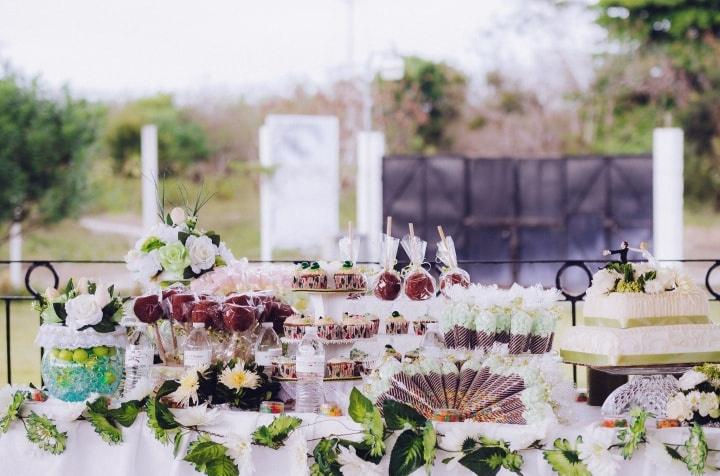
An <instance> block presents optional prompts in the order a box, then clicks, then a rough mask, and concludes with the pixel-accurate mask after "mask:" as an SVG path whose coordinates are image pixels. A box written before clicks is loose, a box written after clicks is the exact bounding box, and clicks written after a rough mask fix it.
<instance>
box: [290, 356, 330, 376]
mask: <svg viewBox="0 0 720 476" xmlns="http://www.w3.org/2000/svg"><path fill="white" fill-rule="evenodd" d="M295 372H297V373H298V374H300V373H304V374H315V375H325V360H324V359H297V360H296V361H295Z"/></svg>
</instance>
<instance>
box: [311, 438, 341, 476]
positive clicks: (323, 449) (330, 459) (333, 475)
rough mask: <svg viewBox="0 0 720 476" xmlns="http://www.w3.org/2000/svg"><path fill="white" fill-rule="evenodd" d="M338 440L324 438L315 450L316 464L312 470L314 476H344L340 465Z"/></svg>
mask: <svg viewBox="0 0 720 476" xmlns="http://www.w3.org/2000/svg"><path fill="white" fill-rule="evenodd" d="M337 446H338V439H337V438H330V439H328V438H322V439H321V440H320V441H319V442H318V444H317V445H315V449H314V450H313V459H314V460H315V464H314V465H313V468H312V469H311V471H312V473H313V474H314V475H318V476H320V475H322V476H326V475H327V476H342V472H341V471H340V463H338V460H337V455H338V448H337Z"/></svg>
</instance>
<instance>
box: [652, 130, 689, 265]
mask: <svg viewBox="0 0 720 476" xmlns="http://www.w3.org/2000/svg"><path fill="white" fill-rule="evenodd" d="M683 230H684V228H683V131H682V129H678V128H671V127H663V128H658V129H655V130H654V131H653V254H654V255H655V257H656V258H658V259H682V258H683Z"/></svg>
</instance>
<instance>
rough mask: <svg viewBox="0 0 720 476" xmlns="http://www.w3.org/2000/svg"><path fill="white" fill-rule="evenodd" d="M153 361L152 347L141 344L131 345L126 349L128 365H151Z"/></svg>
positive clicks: (126, 362) (126, 364) (126, 363)
mask: <svg viewBox="0 0 720 476" xmlns="http://www.w3.org/2000/svg"><path fill="white" fill-rule="evenodd" d="M152 362H153V354H152V349H148V348H147V347H141V346H139V345H130V346H128V347H127V349H125V366H126V367H150V366H151V365H152Z"/></svg>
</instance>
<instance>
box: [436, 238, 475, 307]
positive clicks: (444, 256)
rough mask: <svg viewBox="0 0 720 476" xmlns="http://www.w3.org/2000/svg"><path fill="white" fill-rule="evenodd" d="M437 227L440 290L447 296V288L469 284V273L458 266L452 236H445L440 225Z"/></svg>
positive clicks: (465, 286)
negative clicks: (440, 267)
mask: <svg viewBox="0 0 720 476" xmlns="http://www.w3.org/2000/svg"><path fill="white" fill-rule="evenodd" d="M437 229H438V234H439V235H440V242H439V243H438V244H437V260H438V261H439V262H441V263H442V264H443V272H442V274H441V275H440V279H439V283H440V292H441V293H442V294H443V296H447V292H448V290H449V289H450V288H451V287H452V286H454V285H456V284H459V285H460V286H462V287H464V288H467V287H468V286H470V275H469V274H468V272H467V271H465V270H464V269H461V268H460V267H459V266H458V260H457V253H456V252H455V243H453V239H452V236H445V232H444V231H443V228H442V227H441V226H438V227H437Z"/></svg>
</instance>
